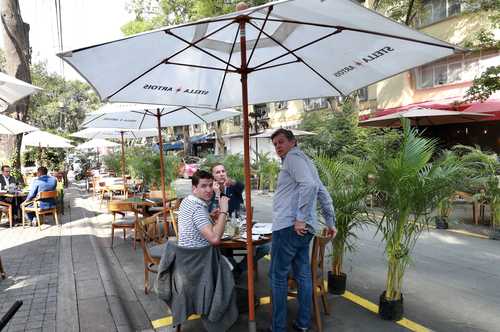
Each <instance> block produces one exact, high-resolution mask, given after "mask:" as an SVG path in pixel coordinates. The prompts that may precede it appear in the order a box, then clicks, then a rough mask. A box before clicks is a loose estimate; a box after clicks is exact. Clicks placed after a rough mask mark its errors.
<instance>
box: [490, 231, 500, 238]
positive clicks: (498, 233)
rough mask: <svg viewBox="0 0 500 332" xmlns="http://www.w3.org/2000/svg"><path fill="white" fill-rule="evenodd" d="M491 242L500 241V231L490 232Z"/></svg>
mask: <svg viewBox="0 0 500 332" xmlns="http://www.w3.org/2000/svg"><path fill="white" fill-rule="evenodd" d="M490 239H491V240H500V229H492V230H491V232H490Z"/></svg>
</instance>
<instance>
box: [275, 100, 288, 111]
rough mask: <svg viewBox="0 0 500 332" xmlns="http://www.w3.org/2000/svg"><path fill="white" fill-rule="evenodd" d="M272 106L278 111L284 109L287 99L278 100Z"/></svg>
mask: <svg viewBox="0 0 500 332" xmlns="http://www.w3.org/2000/svg"><path fill="white" fill-rule="evenodd" d="M274 107H276V109H277V110H278V111H279V110H284V109H286V108H287V107H288V102H287V101H278V102H276V103H274Z"/></svg>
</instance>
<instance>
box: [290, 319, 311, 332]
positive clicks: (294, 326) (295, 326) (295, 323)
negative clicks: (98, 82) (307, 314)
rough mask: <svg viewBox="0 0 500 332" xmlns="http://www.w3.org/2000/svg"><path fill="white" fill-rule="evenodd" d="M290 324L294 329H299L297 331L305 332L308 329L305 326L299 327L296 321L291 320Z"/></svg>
mask: <svg viewBox="0 0 500 332" xmlns="http://www.w3.org/2000/svg"><path fill="white" fill-rule="evenodd" d="M292 326H293V329H294V330H295V331H299V332H307V331H309V328H307V327H300V326H298V325H297V322H296V321H293V324H292Z"/></svg>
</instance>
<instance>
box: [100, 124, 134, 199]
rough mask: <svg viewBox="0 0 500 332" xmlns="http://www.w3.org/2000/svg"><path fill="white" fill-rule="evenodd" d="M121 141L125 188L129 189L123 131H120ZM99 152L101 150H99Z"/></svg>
mask: <svg viewBox="0 0 500 332" xmlns="http://www.w3.org/2000/svg"><path fill="white" fill-rule="evenodd" d="M120 135H121V143H122V158H121V159H122V160H121V164H122V177H123V190H126V189H127V177H126V176H125V141H124V139H123V131H120ZM97 153H98V154H99V152H97Z"/></svg>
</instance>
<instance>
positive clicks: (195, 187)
mask: <svg viewBox="0 0 500 332" xmlns="http://www.w3.org/2000/svg"><path fill="white" fill-rule="evenodd" d="M191 183H192V194H191V195H189V196H188V197H186V198H185V199H184V200H182V203H181V206H180V207H179V218H178V226H179V240H178V245H179V246H180V247H187V248H199V247H205V246H208V245H218V244H219V243H220V239H221V238H222V235H223V234H224V227H225V224H226V219H227V214H228V202H229V199H228V198H227V197H221V198H220V203H219V204H220V205H219V207H220V212H219V214H218V216H217V217H216V218H215V222H212V220H211V219H210V215H209V213H208V204H209V202H210V200H211V199H212V195H213V187H212V185H213V176H212V174H211V173H209V172H206V171H201V170H200V171H197V172H196V173H194V174H193V176H192V180H191Z"/></svg>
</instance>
